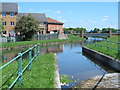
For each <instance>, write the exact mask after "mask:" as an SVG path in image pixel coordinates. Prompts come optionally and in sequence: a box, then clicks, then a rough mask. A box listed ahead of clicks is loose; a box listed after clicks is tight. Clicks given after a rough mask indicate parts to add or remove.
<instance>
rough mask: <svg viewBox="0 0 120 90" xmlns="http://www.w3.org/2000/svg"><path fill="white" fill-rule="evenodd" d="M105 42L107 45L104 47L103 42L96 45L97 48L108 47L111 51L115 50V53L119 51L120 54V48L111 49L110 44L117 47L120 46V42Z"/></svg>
mask: <svg viewBox="0 0 120 90" xmlns="http://www.w3.org/2000/svg"><path fill="white" fill-rule="evenodd" d="M105 42H106V45H103V44H102V43H101V42H99V43H95V47H97V46H100V47H101V48H102V47H106V48H107V49H109V50H110V49H111V50H115V51H117V50H118V53H120V48H119V47H118V48H112V47H110V44H116V45H118V46H120V42H114V41H109V40H106V41H105Z"/></svg>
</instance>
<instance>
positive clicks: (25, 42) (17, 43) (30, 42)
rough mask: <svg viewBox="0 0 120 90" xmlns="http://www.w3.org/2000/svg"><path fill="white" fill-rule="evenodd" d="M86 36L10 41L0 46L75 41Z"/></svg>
mask: <svg viewBox="0 0 120 90" xmlns="http://www.w3.org/2000/svg"><path fill="white" fill-rule="evenodd" d="M82 39H84V38H81V37H78V36H74V35H69V39H62V40H60V39H51V40H36V41H21V42H10V43H1V45H0V46H2V47H4V48H7V47H16V46H27V45H33V44H37V43H54V42H64V41H68V42H69V41H73V40H82Z"/></svg>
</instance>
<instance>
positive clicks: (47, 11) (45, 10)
mask: <svg viewBox="0 0 120 90" xmlns="http://www.w3.org/2000/svg"><path fill="white" fill-rule="evenodd" d="M44 11H46V12H51V11H52V10H49V9H48V10H44Z"/></svg>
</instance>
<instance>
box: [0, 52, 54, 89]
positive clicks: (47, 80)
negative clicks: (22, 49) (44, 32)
mask: <svg viewBox="0 0 120 90" xmlns="http://www.w3.org/2000/svg"><path fill="white" fill-rule="evenodd" d="M54 60H55V59H54V54H52V53H51V54H46V55H41V56H38V57H37V61H36V62H35V61H33V62H32V69H31V71H28V70H26V71H25V72H24V73H23V77H22V79H23V80H22V82H23V83H22V86H21V87H18V82H17V83H16V85H15V86H14V88H55V81H54V78H55V75H54V72H55V66H54V64H55V61H54ZM27 62H28V61H27V60H26V59H24V60H23V68H24V67H25V66H26V65H27ZM17 65H18V64H17V61H15V62H13V63H11V64H10V65H9V66H7V67H6V68H4V70H3V74H2V75H3V77H2V81H3V82H2V83H4V82H5V81H7V82H6V83H5V84H4V86H3V87H4V88H8V86H9V85H10V84H12V82H13V81H14V80H15V78H16V76H17V72H16V73H15V74H14V75H13V76H12V77H11V78H10V79H8V78H9V77H10V76H11V75H12V74H13V73H14V72H15V71H16V69H17Z"/></svg>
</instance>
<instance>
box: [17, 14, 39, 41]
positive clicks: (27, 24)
mask: <svg viewBox="0 0 120 90" xmlns="http://www.w3.org/2000/svg"><path fill="white" fill-rule="evenodd" d="M38 26H39V22H38V21H36V20H35V19H34V18H33V17H31V16H30V15H29V16H22V17H20V18H19V19H18V21H17V23H16V26H15V32H16V33H18V32H19V33H20V35H21V36H24V37H25V40H31V39H32V37H33V35H34V34H35V33H36V32H37V31H38V29H39V27H38Z"/></svg>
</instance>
